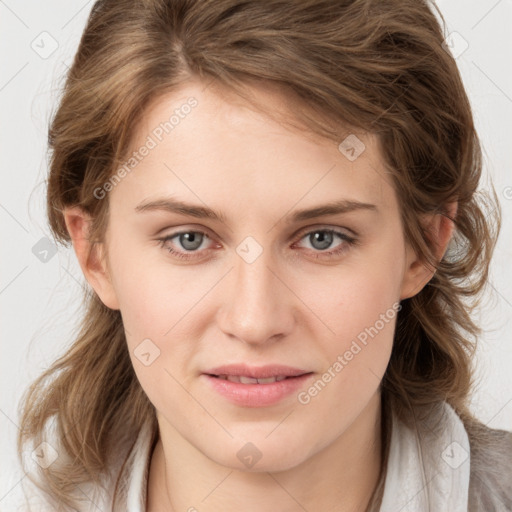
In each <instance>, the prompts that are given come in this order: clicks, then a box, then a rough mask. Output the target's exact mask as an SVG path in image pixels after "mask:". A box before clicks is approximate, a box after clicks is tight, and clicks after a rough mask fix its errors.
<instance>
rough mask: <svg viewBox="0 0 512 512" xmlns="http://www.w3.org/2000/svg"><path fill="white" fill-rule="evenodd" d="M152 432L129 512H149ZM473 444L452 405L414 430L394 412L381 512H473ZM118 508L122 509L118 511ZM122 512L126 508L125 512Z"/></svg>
mask: <svg viewBox="0 0 512 512" xmlns="http://www.w3.org/2000/svg"><path fill="white" fill-rule="evenodd" d="M151 448H152V433H151V431H150V429H149V428H144V429H143V430H142V431H141V433H140V435H139V437H138V439H137V441H136V443H135V445H134V447H133V450H132V452H131V454H130V457H129V460H128V461H127V464H126V466H125V469H126V470H127V471H128V476H127V482H126V485H125V486H124V487H125V489H126V498H125V499H126V502H125V504H123V505H122V510H123V511H125V512H145V511H146V505H145V503H146V492H147V491H146V489H147V481H148V474H149V463H150V458H151ZM469 453H470V448H469V439H468V435H467V433H466V430H465V428H464V424H463V423H462V421H461V419H460V418H459V417H458V415H457V414H456V413H455V411H454V410H453V409H452V407H451V406H450V405H448V404H447V403H446V402H443V403H442V404H441V408H440V409H438V410H437V411H436V412H435V413H432V414H428V415H427V416H424V417H423V418H421V419H419V420H418V421H417V422H416V426H415V427H414V428H411V427H408V426H407V425H405V424H404V423H403V422H401V421H400V420H398V418H397V417H396V416H395V414H394V413H392V428H391V442H390V447H389V455H388V464H387V474H386V481H385V485H384V494H383V498H382V504H381V507H380V509H379V512H398V511H400V512H439V511H441V510H442V511H446V510H449V511H450V512H467V510H468V492H469V469H470V455H469ZM116 508H117V507H116ZM119 510H121V508H120V509H119Z"/></svg>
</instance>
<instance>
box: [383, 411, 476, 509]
mask: <svg viewBox="0 0 512 512" xmlns="http://www.w3.org/2000/svg"><path fill="white" fill-rule="evenodd" d="M469 470H470V447H469V438H468V435H467V432H466V429H465V428H464V424H463V423H462V420H461V419H460V418H459V416H458V415H457V414H456V413H455V411H454V410H453V409H452V407H451V406H450V405H448V404H447V403H446V402H443V403H442V407H441V408H440V410H439V409H438V410H437V411H435V412H433V413H432V414H428V413H424V417H423V418H422V419H421V421H416V427H415V428H409V427H408V426H406V425H405V424H404V423H402V422H401V421H399V420H398V418H397V417H396V416H395V415H394V414H393V426H392V430H391V443H390V448H389V458H388V465H387V475H386V482H385V486H384V495H383V498H382V503H381V507H380V510H379V512H397V511H401V512H437V511H441V510H443V511H444V510H449V511H450V512H467V510H468V493H469V475H470V473H469Z"/></svg>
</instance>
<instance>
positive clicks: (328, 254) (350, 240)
mask: <svg viewBox="0 0 512 512" xmlns="http://www.w3.org/2000/svg"><path fill="white" fill-rule="evenodd" d="M186 233H198V234H201V235H203V236H205V237H206V238H209V239H210V240H211V238H210V237H209V236H208V233H205V232H204V231H194V230H187V231H179V232H177V233H172V234H170V235H168V236H166V237H164V238H159V239H158V241H159V242H160V246H161V247H162V248H163V249H166V250H167V251H168V252H169V253H170V254H172V255H173V256H175V257H177V258H180V259H182V260H191V259H197V257H196V256H195V254H197V253H199V251H197V250H196V251H190V252H189V253H188V254H187V253H183V252H180V251H176V250H174V249H173V248H172V247H169V246H167V245H166V243H167V242H169V241H170V240H172V239H173V238H176V237H177V236H179V235H183V234H186ZM314 233H332V234H333V235H337V236H339V237H340V238H341V239H342V241H343V242H345V243H342V244H340V247H339V248H337V249H335V250H332V251H320V250H316V251H315V252H316V253H317V255H316V256H315V258H316V259H318V258H322V259H330V258H334V257H336V256H339V255H341V254H342V253H343V252H345V251H347V250H348V249H349V248H350V247H351V246H354V245H356V244H357V240H356V238H354V237H351V236H349V235H347V234H346V233H343V232H341V231H337V230H335V229H331V228H325V229H314V230H311V231H306V232H302V233H301V235H300V236H299V238H298V240H297V241H296V242H294V244H295V243H297V242H300V241H301V240H302V239H304V238H306V237H307V236H309V235H312V234H314ZM347 246H348V247H347ZM310 250H311V249H310Z"/></svg>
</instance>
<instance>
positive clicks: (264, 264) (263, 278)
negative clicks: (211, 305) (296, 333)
mask: <svg viewBox="0 0 512 512" xmlns="http://www.w3.org/2000/svg"><path fill="white" fill-rule="evenodd" d="M225 281H226V282H225V283H224V288H223V290H222V292H221V293H222V294H223V295H224V299H223V301H222V306H221V307H220V308H219V311H218V313H217V322H218V326H219V328H220V329H221V330H222V331H223V332H224V333H225V334H226V335H228V336H230V337H232V338H236V339H238V340H240V341H242V342H244V343H246V344H249V345H262V344H265V343H267V342H271V341H276V340H278V339H280V338H282V337H284V336H287V335H289V334H290V333H291V332H292V329H293V328H294V324H295V316H296V305H297V297H296V296H295V295H294V293H293V291H292V290H291V289H290V287H289V286H287V283H286V276H285V275H284V273H283V272H282V271H281V272H280V271H279V267H278V266H277V265H276V263H275V261H274V259H273V258H272V256H271V254H270V251H267V250H264V251H263V252H262V254H260V256H259V257H258V258H257V259H256V260H255V261H252V262H248V261H246V260H244V259H243V258H242V257H240V256H239V255H238V254H235V258H234V268H233V270H232V271H231V272H230V273H229V275H228V276H226V280H225Z"/></svg>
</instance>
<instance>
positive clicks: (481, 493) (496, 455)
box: [467, 423, 512, 512]
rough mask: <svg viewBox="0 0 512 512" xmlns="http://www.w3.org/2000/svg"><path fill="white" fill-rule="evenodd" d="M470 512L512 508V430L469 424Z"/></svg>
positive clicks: (503, 510)
mask: <svg viewBox="0 0 512 512" xmlns="http://www.w3.org/2000/svg"><path fill="white" fill-rule="evenodd" d="M467 431H468V438H469V444H470V448H471V452H470V460H471V465H470V484H469V512H480V511H485V512H494V511H495V512H507V511H512V432H508V431H506V430H498V429H492V428H489V427H487V426H486V425H484V424H482V423H475V424H473V425H471V426H467Z"/></svg>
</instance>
